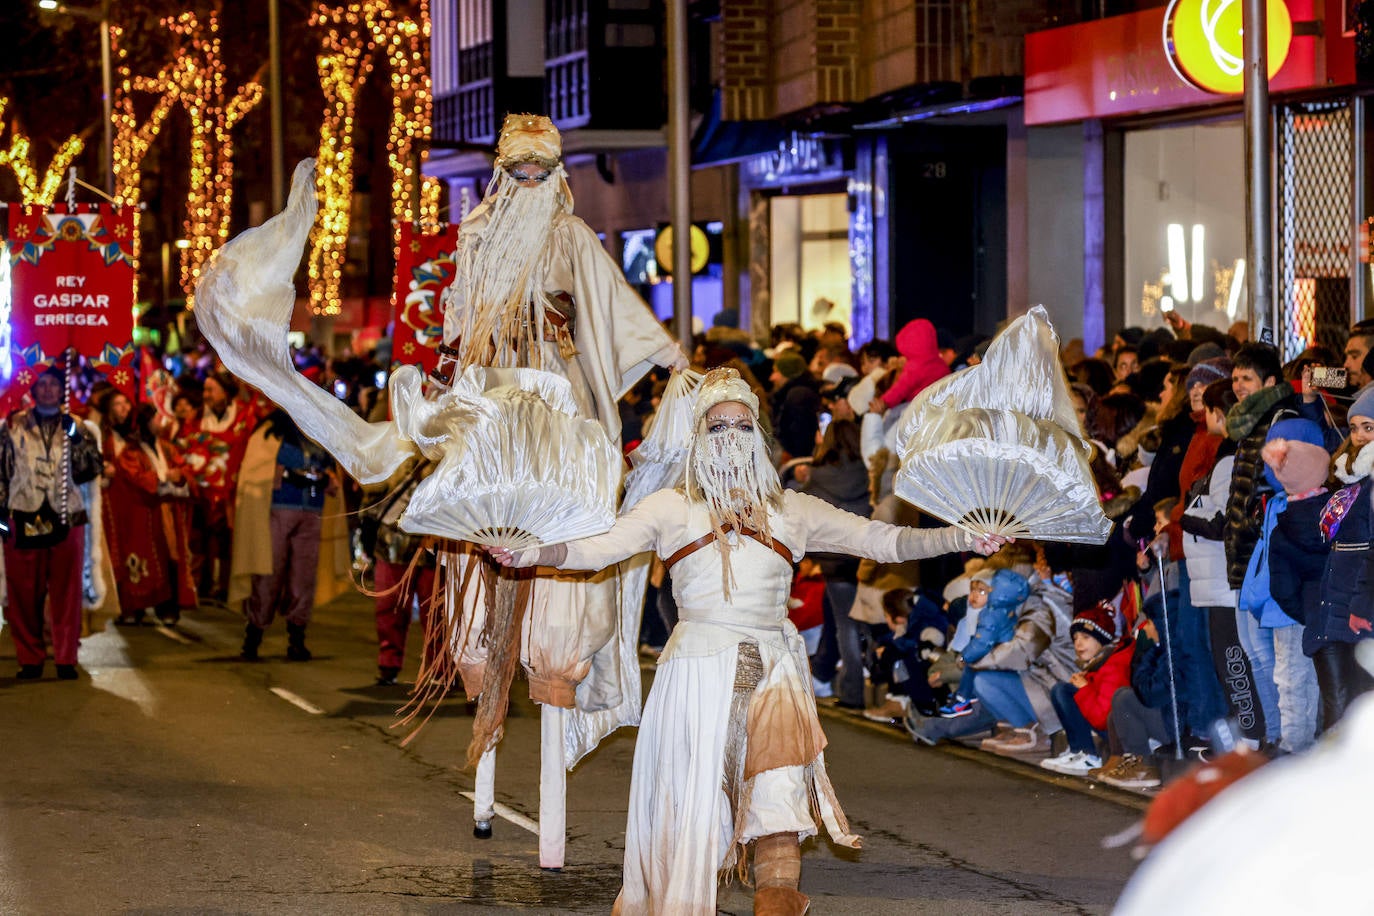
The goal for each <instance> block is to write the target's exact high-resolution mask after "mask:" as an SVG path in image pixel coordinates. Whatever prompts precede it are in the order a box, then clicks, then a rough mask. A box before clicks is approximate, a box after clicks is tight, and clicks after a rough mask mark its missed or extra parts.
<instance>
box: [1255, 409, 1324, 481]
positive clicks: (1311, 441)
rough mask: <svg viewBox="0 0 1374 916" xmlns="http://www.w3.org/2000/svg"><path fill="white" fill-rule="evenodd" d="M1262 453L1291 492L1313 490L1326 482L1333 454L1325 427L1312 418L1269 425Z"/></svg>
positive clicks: (1279, 479)
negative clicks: (1324, 433)
mask: <svg viewBox="0 0 1374 916" xmlns="http://www.w3.org/2000/svg"><path fill="white" fill-rule="evenodd" d="M1266 439H1267V441H1266V444H1265V446H1264V450H1263V452H1261V454H1262V455H1263V457H1264V463H1265V464H1266V465H1268V466H1269V470H1270V471H1271V472H1273V475H1274V479H1275V480H1277V481H1278V482H1279V483H1280V484H1282V485H1283V489H1284V492H1286V493H1290V494H1298V493H1309V492H1311V491H1312V490H1315V489H1316V488H1317V487H1320V486H1321V485H1322V484H1324V483H1326V479H1327V477H1329V476H1330V474H1331V455H1330V454H1329V453H1328V452H1327V451H1326V444H1325V442H1324V441H1323V437H1322V431H1321V427H1320V426H1318V425H1317V424H1316V423H1314V422H1312V421H1311V420H1300V419H1292V420H1280V421H1279V422H1277V423H1275V424H1274V425H1273V426H1271V427H1269V434H1268V436H1267V437H1266Z"/></svg>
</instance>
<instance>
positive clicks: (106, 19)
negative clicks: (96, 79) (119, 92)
mask: <svg viewBox="0 0 1374 916" xmlns="http://www.w3.org/2000/svg"><path fill="white" fill-rule="evenodd" d="M110 2H111V0H100V9H99V11H97V10H93V9H86V8H84V7H79V6H67V5H66V4H64V3H60V2H58V0H38V8H39V9H42V10H48V11H49V12H54V13H64V14H66V15H68V16H75V17H77V18H78V19H86V20H91V21H94V22H98V23H99V24H100V85H101V93H102V95H103V97H104V98H103V111H102V113H103V115H104V121H105V125H104V126H105V145H104V149H102V150H101V157H102V159H103V163H104V166H105V193H106V194H107V195H109V196H110V198H111V199H113V198H114V187H115V180H114V66H113V62H112V61H111V59H110Z"/></svg>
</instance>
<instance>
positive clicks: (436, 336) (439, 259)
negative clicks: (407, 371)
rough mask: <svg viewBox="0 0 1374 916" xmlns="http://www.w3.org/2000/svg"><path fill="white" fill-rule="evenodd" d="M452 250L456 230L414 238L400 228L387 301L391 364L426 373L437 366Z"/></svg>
mask: <svg viewBox="0 0 1374 916" xmlns="http://www.w3.org/2000/svg"><path fill="white" fill-rule="evenodd" d="M457 246H458V226H457V225H453V224H450V225H448V226H445V227H444V229H443V231H441V232H436V233H432V234H422V233H417V232H416V231H415V227H414V226H413V225H411V224H409V223H406V224H404V225H402V226H401V238H400V255H399V256H398V257H397V259H396V294H395V296H394V298H393V300H392V301H393V311H392V318H393V325H392V332H391V334H392V343H393V346H392V355H391V360H392V362H393V363H394V364H402V365H403V364H411V365H416V366H419V367H420V370H421V371H422V372H426V373H427V372H429V370H431V369H433V368H434V366H435V364H436V363H437V362H438V356H439V354H438V347H439V344H441V343H443V342H444V309H443V304H442V302H441V298H442V297H441V295H440V294H441V293H442V292H443V291H444V290H445V289H447V288H448V285H449V283H451V282H452V281H453V275H454V271H455V267H454V263H453V250H454V249H455V248H456V247H457Z"/></svg>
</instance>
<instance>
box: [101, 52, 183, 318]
mask: <svg viewBox="0 0 1374 916" xmlns="http://www.w3.org/2000/svg"><path fill="white" fill-rule="evenodd" d="M123 34H124V30H123V29H122V28H120V27H119V26H113V25H112V26H110V51H111V53H112V54H113V55H114V57H115V60H116V66H115V85H114V99H113V104H112V106H111V107H112V110H113V115H114V149H113V151H112V155H113V157H114V197H115V200H116V201H118V202H119V203H120V204H122V205H124V206H129V207H135V208H137V207H138V205H139V203H140V202H141V200H142V198H143V182H142V173H141V168H142V164H143V157H144V156H146V155H147V154H148V150H149V149H150V148H151V147H152V145H153V140H155V139H156V138H157V135H158V133H159V132H160V131H161V130H162V125H163V123H164V122H165V121H166V120H167V115H169V114H171V111H172V107H173V105H174V103H175V97H174V96H173V95H172V94H171V93H168V92H166V91H164V92H160V93H158V94H157V95H156V96H154V98H153V107H152V110H151V111H150V112H149V114H148V117H147V120H143V121H140V120H139V117H138V111H137V108H136V98H135V95H134V77H133V73H132V71H131V69H130V67H129V60H128V58H129V52H128V50H127V49H126V48H124V47H122V46H121V45H120V43H119V40H120V38H121V37H123ZM170 69H171V65H168V66H167V67H164V68H163V70H162V71H161V72H160V73H159V74H158V75H157V77H155V78H154V80H153V82H154V83H156V84H157V85H159V86H166V85H169V71H170ZM132 247H133V262H134V284H135V286H134V300H135V301H137V300H138V286H137V284H138V265H139V260H140V258H141V257H142V255H143V233H142V232H140V231H138V227H137V226H135V231H134V237H133V246H132Z"/></svg>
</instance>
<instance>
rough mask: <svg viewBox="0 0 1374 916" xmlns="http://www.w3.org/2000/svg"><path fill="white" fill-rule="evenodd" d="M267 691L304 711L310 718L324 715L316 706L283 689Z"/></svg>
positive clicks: (276, 688) (277, 688)
mask: <svg viewBox="0 0 1374 916" xmlns="http://www.w3.org/2000/svg"><path fill="white" fill-rule="evenodd" d="M268 689H269V690H271V691H272V692H273V693H275V694H276V695H277V696H279V697H281V698H282V699H283V700H285V701H286V702H288V703H290V704H291V705H292V706H295V707H296V708H297V709H304V710H305V711H306V712H308V713H310V714H311V715H312V716H322V715H324V710H323V709H321V708H320V707H318V706H316V705H315V704H314V703H312V702H310V701H309V700H307V699H305V698H304V697H302V696H299V695H297V694H294V693H292V692H291V691H289V690H287V689H286V688H285V687H269V688H268Z"/></svg>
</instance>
